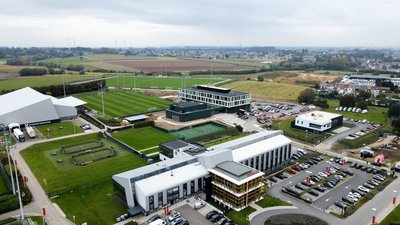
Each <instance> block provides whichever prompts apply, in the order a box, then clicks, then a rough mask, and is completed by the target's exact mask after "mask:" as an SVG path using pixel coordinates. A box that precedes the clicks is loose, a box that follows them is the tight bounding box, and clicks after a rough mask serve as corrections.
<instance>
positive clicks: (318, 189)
mask: <svg viewBox="0 0 400 225" xmlns="http://www.w3.org/2000/svg"><path fill="white" fill-rule="evenodd" d="M314 189H315V190H317V191H319V192H325V190H326V188H324V187H322V186H319V185H318V186H316V187H315V188H314Z"/></svg>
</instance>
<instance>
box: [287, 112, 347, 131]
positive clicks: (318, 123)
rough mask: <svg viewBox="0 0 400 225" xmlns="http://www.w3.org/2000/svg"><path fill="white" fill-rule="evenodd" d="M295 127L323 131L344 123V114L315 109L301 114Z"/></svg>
mask: <svg viewBox="0 0 400 225" xmlns="http://www.w3.org/2000/svg"><path fill="white" fill-rule="evenodd" d="M294 125H295V127H298V128H303V129H305V130H313V131H317V132H323V131H326V130H329V129H332V128H336V127H340V126H342V125H343V115H340V114H336V113H329V112H323V111H313V112H308V113H305V114H302V115H299V116H297V117H296V119H295V123H294Z"/></svg>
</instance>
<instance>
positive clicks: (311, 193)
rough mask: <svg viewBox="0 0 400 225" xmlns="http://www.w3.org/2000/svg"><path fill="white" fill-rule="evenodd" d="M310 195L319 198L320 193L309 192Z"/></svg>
mask: <svg viewBox="0 0 400 225" xmlns="http://www.w3.org/2000/svg"><path fill="white" fill-rule="evenodd" d="M308 193H309V194H310V195H313V196H315V197H318V196H319V194H318V192H316V191H314V190H309V191H308Z"/></svg>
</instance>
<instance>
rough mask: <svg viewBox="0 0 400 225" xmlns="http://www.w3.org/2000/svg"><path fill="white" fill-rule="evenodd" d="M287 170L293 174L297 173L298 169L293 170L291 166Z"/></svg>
mask: <svg viewBox="0 0 400 225" xmlns="http://www.w3.org/2000/svg"><path fill="white" fill-rule="evenodd" d="M287 172H288V173H291V174H296V171H295V170H293V169H290V168H289V169H287Z"/></svg>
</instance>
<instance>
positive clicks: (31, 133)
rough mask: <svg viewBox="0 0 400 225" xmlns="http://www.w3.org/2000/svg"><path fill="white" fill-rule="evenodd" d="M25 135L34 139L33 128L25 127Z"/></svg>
mask: <svg viewBox="0 0 400 225" xmlns="http://www.w3.org/2000/svg"><path fill="white" fill-rule="evenodd" d="M25 130H26V133H27V134H28V136H29V137H30V138H35V137H36V132H35V130H34V129H33V127H25Z"/></svg>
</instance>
